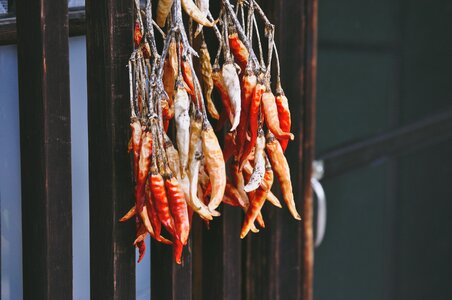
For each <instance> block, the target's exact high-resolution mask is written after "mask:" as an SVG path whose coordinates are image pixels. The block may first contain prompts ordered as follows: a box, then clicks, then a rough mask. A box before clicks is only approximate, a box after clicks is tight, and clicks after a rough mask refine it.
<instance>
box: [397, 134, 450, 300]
mask: <svg viewBox="0 0 452 300" xmlns="http://www.w3.org/2000/svg"><path fill="white" fill-rule="evenodd" d="M451 153H452V141H448V142H445V143H443V144H440V145H436V146H433V147H430V148H427V149H424V150H422V151H418V152H415V153H412V154H409V155H407V156H405V157H403V158H401V159H400V162H399V165H400V182H399V194H398V198H397V199H398V201H397V223H396V224H397V227H396V228H397V231H396V235H397V239H396V247H395V249H396V259H395V262H396V271H397V272H396V281H395V286H396V294H395V297H394V299H413V300H417V299H419V300H421V299H435V300H446V299H452V285H451V284H450V283H451V278H452V259H451V253H452V235H451V233H450V229H451V228H452V218H451V215H452V201H451V195H452V185H451V178H452V156H451Z"/></svg>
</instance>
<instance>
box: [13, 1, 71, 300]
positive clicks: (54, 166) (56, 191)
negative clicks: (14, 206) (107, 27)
mask: <svg viewBox="0 0 452 300" xmlns="http://www.w3.org/2000/svg"><path fill="white" fill-rule="evenodd" d="M16 8H17V34H18V39H17V42H18V45H17V46H18V65H19V104H20V106H19V107H20V131H21V134H20V141H21V173H22V182H21V186H22V238H23V239H22V241H23V244H22V249H23V253H22V254H23V296H24V299H63V298H64V299H72V215H71V214H72V208H71V207H72V203H71V197H72V192H71V138H70V137H71V131H70V98H69V97H70V96H69V95H70V93H69V52H68V11H67V3H66V2H64V1H32V2H28V1H19V2H18V3H17V7H16Z"/></svg>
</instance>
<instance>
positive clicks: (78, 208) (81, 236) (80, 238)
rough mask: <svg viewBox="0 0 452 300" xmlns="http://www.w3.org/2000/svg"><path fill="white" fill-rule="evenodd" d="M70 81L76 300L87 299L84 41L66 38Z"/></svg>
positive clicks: (87, 200)
mask: <svg viewBox="0 0 452 300" xmlns="http://www.w3.org/2000/svg"><path fill="white" fill-rule="evenodd" d="M69 63H70V79H71V140H72V143H71V156H72V158H71V159H72V212H73V213H72V236H73V243H72V251H73V276H74V283H73V284H74V289H73V296H74V299H75V300H82V299H89V296H90V291H89V288H90V284H89V172H88V121H87V120H88V111H87V87H86V38H85V37H84V36H83V37H74V38H70V39H69Z"/></svg>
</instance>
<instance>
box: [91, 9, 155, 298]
mask: <svg viewBox="0 0 452 300" xmlns="http://www.w3.org/2000/svg"><path fill="white" fill-rule="evenodd" d="M132 8H133V2H132V1H125V0H87V1H86V23H87V32H86V46H87V63H88V66H87V73H88V74H87V78H88V136H89V137H88V142H89V190H90V263H91V298H92V299H134V298H135V249H134V247H133V246H132V243H133V240H134V236H135V224H134V222H128V223H125V224H120V223H119V222H118V220H119V218H120V217H121V216H122V215H123V214H124V213H125V212H127V211H128V209H129V208H130V207H131V206H132V205H133V203H134V201H133V186H132V180H131V179H132V170H131V164H130V157H129V154H128V153H127V142H128V140H129V135H130V132H129V116H130V108H129V87H128V84H129V83H128V71H127V68H126V65H127V61H128V58H129V55H130V53H131V51H132V28H133V18H132ZM148 251H149V249H148Z"/></svg>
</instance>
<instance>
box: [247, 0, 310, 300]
mask: <svg viewBox="0 0 452 300" xmlns="http://www.w3.org/2000/svg"><path fill="white" fill-rule="evenodd" d="M262 6H263V8H264V11H266V12H267V13H268V16H269V18H270V21H272V22H273V23H274V24H275V25H276V28H277V31H276V39H275V42H276V43H277V45H278V49H279V55H280V61H281V69H282V70H283V72H282V74H281V75H282V84H283V88H284V91H285V94H286V96H287V97H288V99H289V106H290V109H291V112H292V132H293V133H294V134H295V141H294V142H291V143H289V147H288V148H287V151H286V157H287V160H288V162H289V165H290V167H291V178H292V182H293V188H294V195H295V201H296V205H297V208H298V211H299V212H300V215H301V217H302V220H301V221H296V220H294V219H293V218H292V216H291V215H290V214H289V213H288V211H287V208H286V207H285V205H284V204H283V209H281V210H278V209H276V208H274V207H264V212H263V215H264V218H265V220H266V225H267V226H266V228H265V229H263V230H261V232H260V233H259V234H258V235H256V236H250V237H247V238H246V239H247V241H246V250H245V251H244V253H246V254H245V257H244V270H245V272H244V274H243V276H244V286H245V289H244V291H245V292H244V299H303V300H312V276H313V236H312V218H313V213H312V210H313V208H312V192H311V182H310V180H311V172H312V161H313V159H314V127H315V77H316V49H317V40H316V37H317V27H316V22H317V0H302V1H296V0H283V1H273V2H266V3H262ZM294 28H295V29H296V30H294ZM275 182H276V183H275V184H274V187H275V188H274V191H275V193H276V194H277V196H278V198H279V199H281V201H282V197H281V194H280V192H279V190H278V184H277V180H276V181H275ZM266 206H269V204H266Z"/></svg>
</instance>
